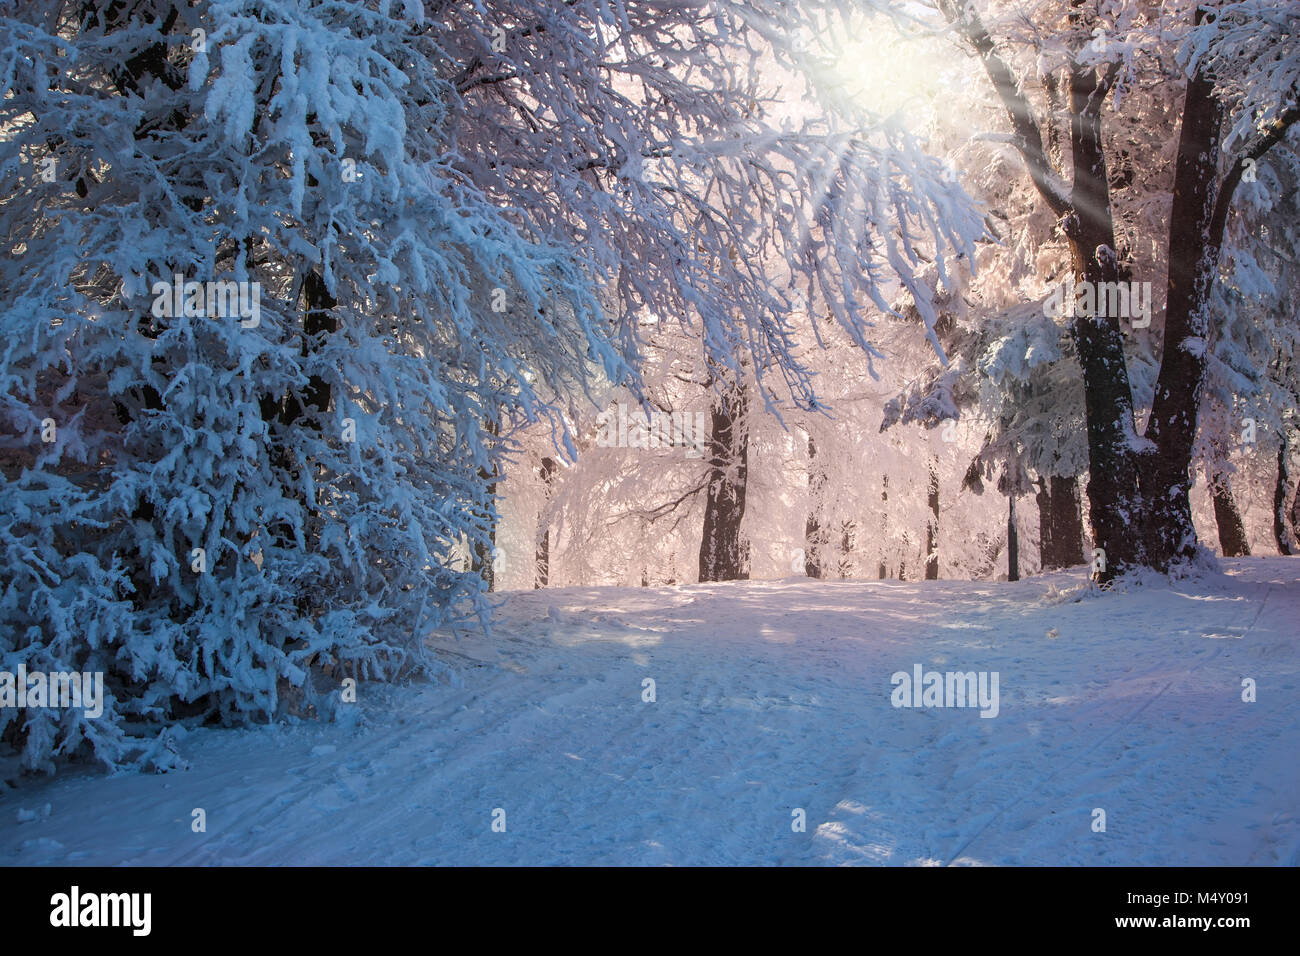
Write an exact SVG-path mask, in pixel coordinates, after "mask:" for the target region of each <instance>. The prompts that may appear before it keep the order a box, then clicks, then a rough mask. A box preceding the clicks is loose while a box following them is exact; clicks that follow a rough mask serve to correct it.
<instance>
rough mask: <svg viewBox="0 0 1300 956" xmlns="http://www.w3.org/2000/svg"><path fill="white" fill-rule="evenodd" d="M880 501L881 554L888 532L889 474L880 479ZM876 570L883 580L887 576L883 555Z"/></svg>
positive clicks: (887, 570)
mask: <svg viewBox="0 0 1300 956" xmlns="http://www.w3.org/2000/svg"><path fill="white" fill-rule="evenodd" d="M880 502H881V506H882V508H883V509H884V517H883V518H882V520H881V522H880V546H881V549H882V554H883V549H884V547H885V542H886V541H887V540H888V532H889V476H888V475H884V476H883V478H882V481H881V485H880ZM878 570H879V572H880V573H879V575H878V577H879V578H880V580H882V581H883V580H884V579H885V578H887V577H889V565H888V564H887V563H886V561H885V559H884V557H881V559H880V568H879V569H878Z"/></svg>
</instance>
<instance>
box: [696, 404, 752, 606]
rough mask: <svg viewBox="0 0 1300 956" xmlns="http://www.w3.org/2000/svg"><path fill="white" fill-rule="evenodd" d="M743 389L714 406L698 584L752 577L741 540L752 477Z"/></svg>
mask: <svg viewBox="0 0 1300 956" xmlns="http://www.w3.org/2000/svg"><path fill="white" fill-rule="evenodd" d="M746 406H747V400H746V395H745V388H744V386H743V385H735V386H733V387H732V388H730V389H729V390H728V391H727V392H726V393H725V394H724V395H723V396H722V397H720V398H718V399H715V400H714V402H713V408H712V429H711V431H710V433H709V466H710V474H709V488H708V494H707V498H706V501H705V506H704V532H703V535H702V537H701V541H700V581H701V582H705V581H743V580H747V579H748V578H749V560H748V558H749V555H748V554H747V550H748V549H747V548H746V546H745V542H744V540H743V539H742V538H741V534H740V525H741V521H742V520H743V519H744V517H745V486H746V482H747V480H748V476H749V422H748V416H747V414H746V411H747V407H746Z"/></svg>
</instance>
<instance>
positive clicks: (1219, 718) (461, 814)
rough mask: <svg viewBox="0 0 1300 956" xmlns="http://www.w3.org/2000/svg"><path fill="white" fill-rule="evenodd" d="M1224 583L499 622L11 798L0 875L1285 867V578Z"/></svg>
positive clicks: (899, 589) (647, 605)
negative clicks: (424, 868) (345, 700)
mask: <svg viewBox="0 0 1300 956" xmlns="http://www.w3.org/2000/svg"><path fill="white" fill-rule="evenodd" d="M1224 567H1225V568H1226V569H1227V571H1228V575H1227V576H1219V575H1207V576H1205V577H1202V578H1201V579H1199V580H1195V581H1182V582H1178V583H1175V584H1173V585H1170V584H1169V583H1167V582H1165V581H1163V580H1160V581H1156V582H1153V583H1150V584H1148V585H1147V586H1142V587H1131V588H1130V589H1128V590H1127V591H1126V592H1124V593H1120V594H1114V595H1108V596H1104V597H1103V596H1099V595H1098V594H1096V593H1095V592H1091V591H1089V590H1088V589H1087V587H1086V586H1085V585H1084V583H1083V581H1084V575H1083V571H1082V569H1080V570H1079V571H1076V572H1073V573H1069V574H1060V575H1052V576H1046V577H1039V578H1034V579H1031V580H1027V581H1023V582H1020V583H1017V584H1007V583H968V582H929V583H919V582H918V583H897V582H811V581H807V580H803V579H799V580H794V579H791V580H787V581H771V582H745V583H731V584H722V585H696V586H688V587H681V588H664V589H626V588H622V589H613V588H599V589H583V588H565V589H555V590H545V591H539V592H527V593H519V594H514V595H511V596H509V597H508V600H507V603H506V606H505V608H504V610H503V611H502V616H501V619H500V629H499V632H498V633H496V634H495V635H494V636H493V638H492V639H485V638H483V637H482V636H481V635H469V636H462V637H460V638H459V639H456V638H453V637H451V636H449V635H439V636H438V637H436V638H435V644H436V645H437V646H438V647H439V648H440V650H441V653H442V654H443V656H444V658H445V660H446V661H447V662H448V663H449V666H450V668H451V672H452V674H453V676H454V680H453V682H452V684H450V685H449V684H447V683H429V684H423V685H419V686H409V687H401V688H392V687H381V686H368V685H363V686H362V687H361V694H360V701H359V703H358V704H357V705H356V707H357V708H358V713H359V715H360V722H359V725H356V726H342V725H322V724H313V723H304V724H301V725H298V726H278V727H271V728H262V729H256V730H249V731H220V730H213V731H201V732H196V733H192V734H190V735H189V736H188V737H186V738H185V739H184V741H183V742H182V744H181V747H182V749H183V752H184V755H185V756H186V758H187V759H188V760H189V761H190V763H191V769H190V770H188V771H185V772H181V773H172V774H166V775H123V776H115V777H105V776H103V775H101V774H97V773H93V772H90V771H88V770H84V769H83V770H77V771H72V772H68V773H65V774H61V775H60V776H58V777H56V778H54V779H39V780H35V781H25V782H23V783H22V784H21V785H20V786H19V787H18V788H17V789H16V790H12V789H11V790H4V789H0V862H3V863H6V864H39V863H63V864H86V865H104V864H120V863H125V864H212V863H230V864H422V863H424V864H511V863H515V864H584V863H592V864H734V863H742V864H845V863H850V864H922V865H926V864H948V863H958V864H965V863H969V864H1211V865H1214V864H1286V865H1297V864H1300V655H1298V654H1297V648H1298V646H1300V635H1298V632H1300V560H1291V559H1283V558H1264V559H1243V560H1237V561H1227V562H1224ZM917 664H920V665H922V666H923V668H924V669H925V670H927V671H928V670H935V671H940V672H947V671H962V672H965V671H976V672H981V671H983V672H989V673H990V674H991V673H992V672H996V673H997V674H998V689H999V712H998V714H997V716H996V717H994V718H982V717H981V716H980V712H979V710H977V709H970V708H966V709H958V708H945V709H938V708H895V707H894V706H893V705H892V704H891V693H892V692H893V690H894V687H893V685H892V684H891V675H893V674H894V673H895V672H898V671H904V672H908V673H909V674H910V673H911V672H912V671H913V668H914V666H915V665H917ZM645 678H652V679H653V680H654V682H655V684H654V691H655V700H654V701H653V702H646V701H645V700H643V695H646V696H648V691H646V690H645V689H644V687H643V681H644V679H645ZM1244 678H1251V679H1253V680H1254V681H1255V683H1256V687H1257V691H1256V693H1257V698H1258V699H1257V700H1256V702H1254V703H1248V702H1244V701H1243V700H1242V696H1243V686H1242V683H1243V679H1244ZM457 684H458V685H459V686H456V685H457ZM47 808H48V809H47ZM195 808H202V809H203V810H204V811H205V812H206V817H207V831H206V832H205V833H195V832H192V829H191V820H192V811H193V810H194V809H195ZM799 808H802V809H803V810H804V812H805V814H806V819H807V828H806V832H796V831H795V829H794V828H793V827H792V822H793V821H794V819H795V817H794V816H793V815H792V814H793V811H795V810H796V809H799ZM497 809H501V810H504V811H505V832H494V830H493V827H492V823H493V819H494V816H493V811H494V810H497ZM1095 809H1101V810H1104V811H1105V824H1106V829H1105V832H1094V829H1093V826H1094V819H1095V815H1094V810H1095ZM497 816H498V818H499V817H500V815H499V814H498V815H497Z"/></svg>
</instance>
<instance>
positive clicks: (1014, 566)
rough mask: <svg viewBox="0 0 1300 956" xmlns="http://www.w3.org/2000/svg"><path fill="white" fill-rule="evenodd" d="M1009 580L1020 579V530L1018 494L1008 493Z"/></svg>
mask: <svg viewBox="0 0 1300 956" xmlns="http://www.w3.org/2000/svg"><path fill="white" fill-rule="evenodd" d="M1007 580H1008V581H1019V580H1020V532H1019V531H1017V530H1016V496H1015V495H1007Z"/></svg>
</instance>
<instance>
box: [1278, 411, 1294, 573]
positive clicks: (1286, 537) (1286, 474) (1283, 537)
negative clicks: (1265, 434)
mask: <svg viewBox="0 0 1300 956" xmlns="http://www.w3.org/2000/svg"><path fill="white" fill-rule="evenodd" d="M1290 497H1291V449H1290V446H1289V443H1288V441H1287V436H1286V428H1285V426H1284V427H1283V428H1282V429H1281V435H1280V436H1279V437H1278V444H1277V479H1276V480H1275V481H1274V482H1273V540H1274V541H1276V542H1277V553H1278V554H1295V553H1296V550H1297V549H1296V538H1295V535H1296V529H1295V527H1294V526H1293V525H1292V524H1291V523H1290V515H1288V514H1287V507H1286V506H1287V501H1288V500H1289V499H1290Z"/></svg>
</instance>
